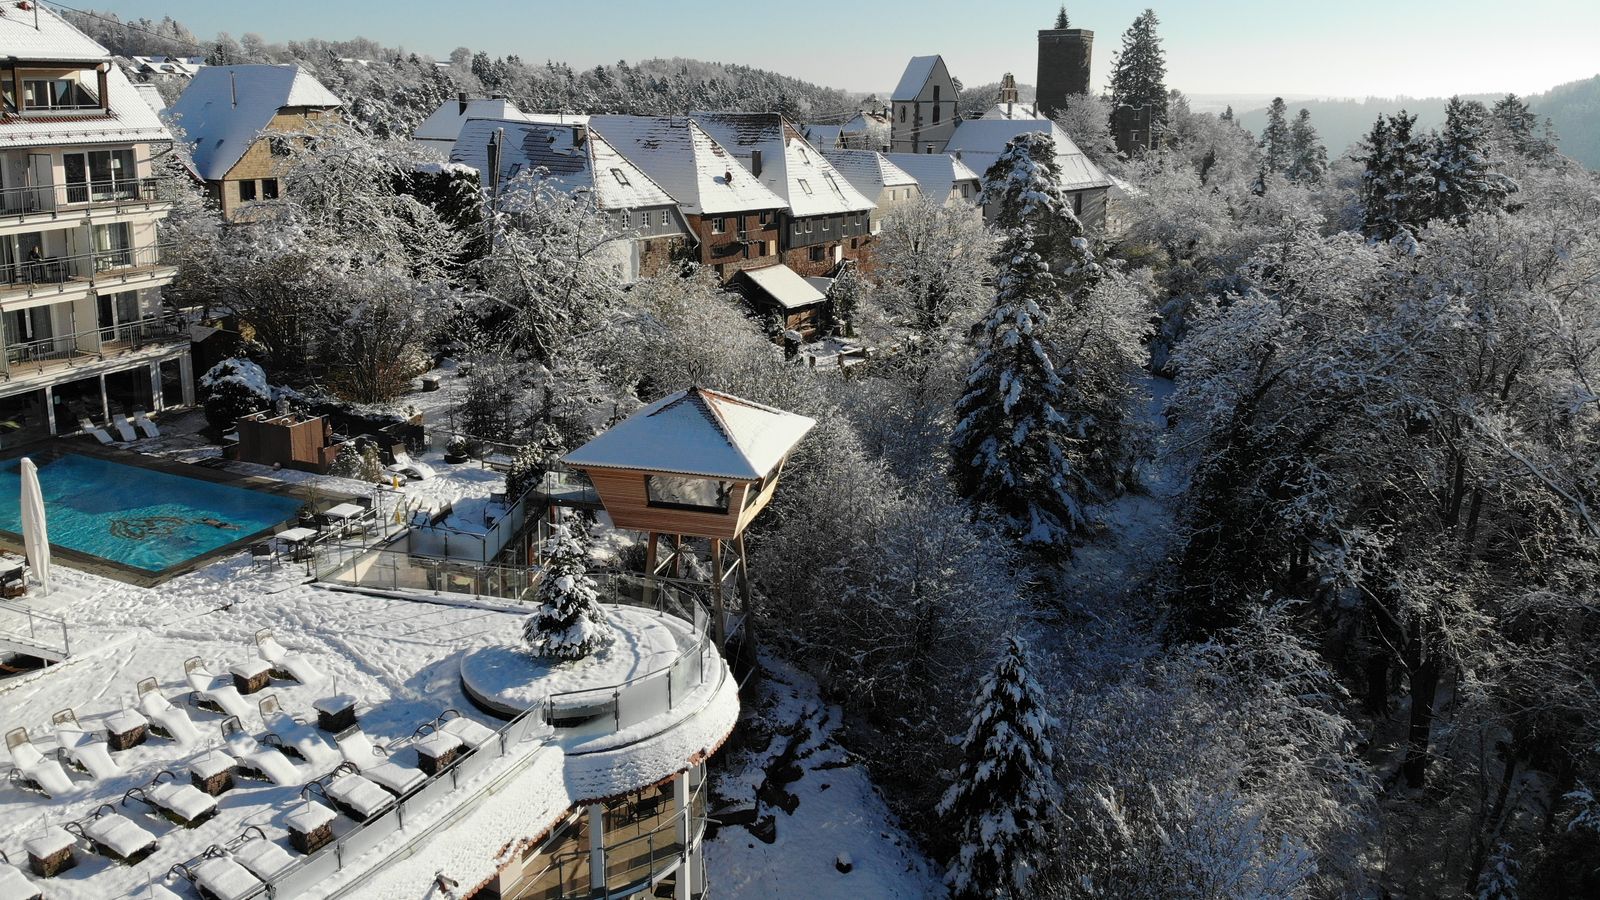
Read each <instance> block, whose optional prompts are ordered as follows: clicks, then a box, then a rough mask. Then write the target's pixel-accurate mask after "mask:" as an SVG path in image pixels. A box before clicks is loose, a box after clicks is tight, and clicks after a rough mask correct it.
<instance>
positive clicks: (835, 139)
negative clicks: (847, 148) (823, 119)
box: [800, 123, 844, 150]
mask: <svg viewBox="0 0 1600 900" xmlns="http://www.w3.org/2000/svg"><path fill="white" fill-rule="evenodd" d="M800 130H801V131H803V132H805V136H806V140H808V141H810V142H811V146H813V147H816V148H818V149H820V150H827V149H829V148H832V147H837V146H839V137H840V135H842V134H844V126H843V125H813V124H810V123H807V124H805V125H801V126H800Z"/></svg>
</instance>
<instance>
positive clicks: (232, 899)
mask: <svg viewBox="0 0 1600 900" xmlns="http://www.w3.org/2000/svg"><path fill="white" fill-rule="evenodd" d="M171 871H174V872H177V873H178V874H179V875H182V876H183V877H184V878H185V879H187V880H188V882H189V883H190V884H192V885H194V889H195V891H196V892H197V893H198V894H199V895H200V896H201V897H204V898H206V900H245V898H247V897H258V896H263V895H264V894H265V892H266V887H267V886H266V885H265V884H263V883H262V882H261V879H259V878H257V877H255V876H254V875H251V874H250V870H249V869H246V868H245V867H244V866H241V865H239V863H238V861H237V860H235V859H233V858H232V857H230V856H228V855H227V854H225V853H223V852H221V851H220V850H219V849H218V848H216V847H212V848H210V849H208V850H206V852H205V854H204V855H203V856H201V857H200V858H199V859H192V860H189V861H188V862H181V863H178V864H177V865H175V866H173V867H172V870H171Z"/></svg>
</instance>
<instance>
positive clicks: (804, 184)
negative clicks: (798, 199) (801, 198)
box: [799, 178, 811, 194]
mask: <svg viewBox="0 0 1600 900" xmlns="http://www.w3.org/2000/svg"><path fill="white" fill-rule="evenodd" d="M799 181H800V190H802V191H805V192H806V193H808V194H809V193H811V182H809V181H807V180H805V179H804V178H801V179H799Z"/></svg>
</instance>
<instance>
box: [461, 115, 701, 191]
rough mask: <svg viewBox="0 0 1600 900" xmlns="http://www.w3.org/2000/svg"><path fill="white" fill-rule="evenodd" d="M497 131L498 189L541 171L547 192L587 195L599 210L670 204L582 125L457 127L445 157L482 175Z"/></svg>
mask: <svg viewBox="0 0 1600 900" xmlns="http://www.w3.org/2000/svg"><path fill="white" fill-rule="evenodd" d="M497 131H503V132H504V142H503V143H502V144H501V152H500V184H501V185H505V184H506V183H508V182H510V181H511V180H512V179H514V178H516V177H517V176H518V175H520V174H522V173H526V172H532V171H534V170H536V169H542V170H543V171H544V172H545V175H544V176H543V177H544V179H545V180H546V182H547V183H549V184H550V185H551V186H552V187H554V188H556V189H557V190H560V191H562V192H563V193H567V194H591V195H592V196H593V197H594V200H595V204H596V205H597V206H599V207H600V208H601V209H641V208H644V207H652V206H671V205H673V203H674V201H673V199H672V196H671V195H669V194H668V193H667V192H666V191H665V190H664V189H662V187H661V185H659V184H657V183H656V182H655V180H654V179H652V178H651V177H650V176H649V175H646V174H645V173H644V171H643V170H642V169H640V168H639V167H638V166H636V165H634V164H633V163H631V162H629V161H628V160H627V159H626V158H625V157H623V155H622V154H620V153H618V152H617V150H616V148H615V147H613V146H612V145H611V143H610V142H609V141H607V140H606V139H605V137H604V136H603V135H601V134H599V133H598V132H596V131H594V130H593V129H590V128H588V127H587V126H585V125H581V124H580V125H546V124H538V123H532V122H523V121H519V120H516V119H472V120H469V121H468V122H466V123H465V124H464V125H462V127H461V135H460V137H458V138H457V139H456V143H455V147H454V149H452V150H451V151H450V161H451V162H457V163H463V164H465V165H469V166H472V167H473V168H474V169H477V170H478V171H479V172H480V173H481V172H483V171H484V170H485V169H487V168H488V167H489V143H490V141H491V140H493V138H494V135H495V132H497ZM579 141H581V143H578V142H579ZM485 183H487V179H485Z"/></svg>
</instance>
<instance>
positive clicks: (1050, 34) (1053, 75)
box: [1035, 28, 1094, 116]
mask: <svg viewBox="0 0 1600 900" xmlns="http://www.w3.org/2000/svg"><path fill="white" fill-rule="evenodd" d="M1093 56H1094V32H1092V31H1084V30H1083V29H1081V28H1047V29H1044V30H1042V31H1040V32H1039V78H1038V80H1037V81H1036V82H1035V83H1036V84H1037V85H1038V92H1039V93H1038V106H1039V114H1040V115H1043V116H1054V115H1055V114H1056V113H1057V112H1059V111H1061V110H1063V109H1066V107H1067V98H1068V97H1070V96H1072V95H1073V94H1087V93H1089V63H1090V61H1091V60H1092V59H1093Z"/></svg>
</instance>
